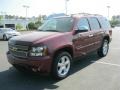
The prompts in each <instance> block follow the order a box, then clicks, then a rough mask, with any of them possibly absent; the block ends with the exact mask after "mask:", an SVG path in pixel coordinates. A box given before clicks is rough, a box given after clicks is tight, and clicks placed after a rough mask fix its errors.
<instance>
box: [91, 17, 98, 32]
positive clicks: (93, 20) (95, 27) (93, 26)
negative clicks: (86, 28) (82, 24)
mask: <svg viewBox="0 0 120 90" xmlns="http://www.w3.org/2000/svg"><path fill="white" fill-rule="evenodd" d="M89 23H90V26H91V30H98V29H100V24H99V22H98V20H97V18H94V17H91V18H89Z"/></svg>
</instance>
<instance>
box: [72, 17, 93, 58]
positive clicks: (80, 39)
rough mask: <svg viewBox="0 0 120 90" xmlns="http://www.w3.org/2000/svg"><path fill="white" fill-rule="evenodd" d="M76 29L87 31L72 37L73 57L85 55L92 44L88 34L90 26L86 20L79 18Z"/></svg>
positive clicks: (90, 36)
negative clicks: (83, 28) (84, 28)
mask: <svg viewBox="0 0 120 90" xmlns="http://www.w3.org/2000/svg"><path fill="white" fill-rule="evenodd" d="M77 27H78V28H81V27H87V28H88V31H86V30H85V31H83V30H82V32H77V33H76V34H75V35H74V37H73V44H74V51H75V57H78V56H81V55H86V53H87V52H89V51H90V48H91V46H92V44H93V42H92V38H93V37H92V35H91V34H90V32H91V31H90V25H89V23H88V19H87V18H85V17H84V18H81V19H80V20H79V21H78V24H77Z"/></svg>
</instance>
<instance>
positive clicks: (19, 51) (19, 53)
mask: <svg viewBox="0 0 120 90" xmlns="http://www.w3.org/2000/svg"><path fill="white" fill-rule="evenodd" d="M28 50H29V47H28V46H22V45H9V51H10V53H11V54H12V55H14V56H16V57H27V56H28Z"/></svg>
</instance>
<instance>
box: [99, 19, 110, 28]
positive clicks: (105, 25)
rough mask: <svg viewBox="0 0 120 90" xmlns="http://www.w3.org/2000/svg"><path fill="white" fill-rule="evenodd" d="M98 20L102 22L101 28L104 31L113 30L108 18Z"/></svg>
mask: <svg viewBox="0 0 120 90" xmlns="http://www.w3.org/2000/svg"><path fill="white" fill-rule="evenodd" d="M98 19H99V22H100V24H101V27H102V28H103V29H110V28H111V26H110V23H109V21H108V20H107V19H106V18H103V17H100V18H98Z"/></svg>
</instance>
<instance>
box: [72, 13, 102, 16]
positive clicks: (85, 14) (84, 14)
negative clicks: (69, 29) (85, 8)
mask: <svg viewBox="0 0 120 90" xmlns="http://www.w3.org/2000/svg"><path fill="white" fill-rule="evenodd" d="M74 15H82V16H88V15H94V16H102V15H100V14H90V13H75V14H71V16H74Z"/></svg>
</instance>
